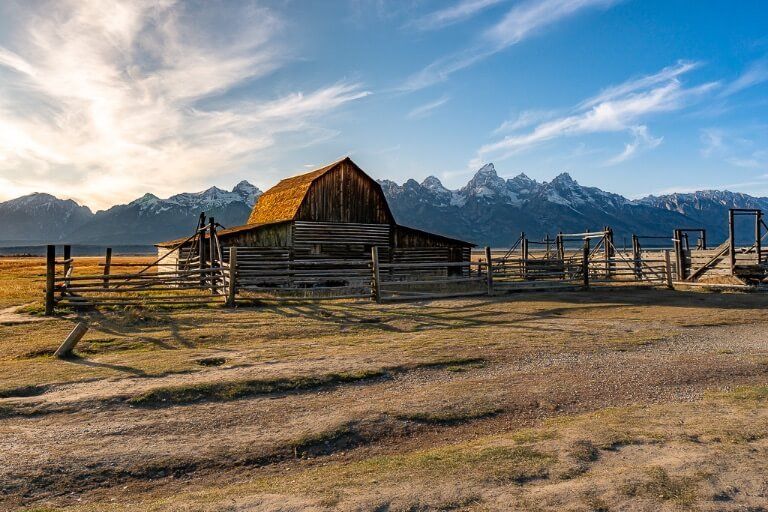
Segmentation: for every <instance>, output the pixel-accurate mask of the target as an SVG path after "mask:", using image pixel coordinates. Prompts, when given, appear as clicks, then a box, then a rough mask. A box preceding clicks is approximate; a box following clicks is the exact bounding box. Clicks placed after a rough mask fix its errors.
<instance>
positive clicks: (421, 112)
mask: <svg viewBox="0 0 768 512" xmlns="http://www.w3.org/2000/svg"><path fill="white" fill-rule="evenodd" d="M450 99H451V98H450V97H449V96H447V95H445V96H441V97H440V98H437V99H436V100H434V101H430V102H429V103H425V104H424V105H419V106H418V107H416V108H414V109H413V110H411V111H410V112H408V114H407V116H406V117H408V119H424V118H425V117H428V116H430V115H432V112H434V111H435V110H437V109H438V108H440V107H442V106H443V105H445V104H446V103H448V101H449V100H450Z"/></svg>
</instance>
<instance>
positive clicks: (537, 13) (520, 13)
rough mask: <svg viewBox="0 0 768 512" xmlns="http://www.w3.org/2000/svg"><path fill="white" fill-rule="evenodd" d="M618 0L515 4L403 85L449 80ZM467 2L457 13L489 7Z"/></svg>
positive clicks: (409, 87) (413, 87)
mask: <svg viewBox="0 0 768 512" xmlns="http://www.w3.org/2000/svg"><path fill="white" fill-rule="evenodd" d="M617 1H619V0H525V1H523V2H521V3H518V4H516V5H515V6H514V7H512V8H511V9H510V10H509V11H508V12H507V13H506V15H505V16H504V17H503V18H502V19H501V20H500V21H498V22H497V23H496V24H494V25H493V26H491V27H490V28H488V29H487V30H486V31H485V32H484V33H483V34H481V36H480V37H479V39H478V40H477V41H476V42H475V43H474V44H472V45H470V46H469V47H468V48H466V49H464V50H461V51H459V52H457V53H454V54H450V55H447V56H444V57H441V58H440V59H437V60H436V61H434V62H432V63H430V64H429V65H427V66H426V67H425V68H423V69H422V70H421V71H419V72H417V73H415V74H413V75H411V76H410V77H409V78H408V79H407V80H406V81H405V83H404V84H403V85H402V86H401V87H400V89H401V90H404V91H414V90H418V89H423V88H425V87H429V86H431V85H434V84H436V83H439V82H442V81H445V80H447V79H448V77H449V76H450V75H451V74H453V73H455V72H457V71H460V70H462V69H465V68H467V67H469V66H471V65H473V64H475V63H477V62H479V61H481V60H484V59H486V58H488V57H490V56H491V55H494V54H496V53H498V52H500V51H502V50H504V49H506V48H508V47H510V46H512V45H515V44H517V43H519V42H521V41H522V40H524V39H525V38H527V37H529V36H531V35H533V34H534V33H536V32H538V31H540V30H542V29H544V28H546V27H548V26H550V25H553V24H555V23H556V22H558V21H561V20H563V19H565V18H568V17H570V16H573V15H575V14H577V13H578V12H580V11H582V10H585V9H587V8H591V7H608V6H611V5H613V4H615V3H616V2H617ZM463 3H464V4H467V5H464V9H463V10H462V9H459V10H457V11H456V13H455V15H456V16H459V15H460V14H461V13H465V14H467V15H471V14H473V12H472V7H475V8H477V9H480V8H484V7H487V5H486V6H482V5H481V4H480V3H479V2H477V3H473V2H463ZM460 5H461V4H459V6H460ZM459 6H455V7H459Z"/></svg>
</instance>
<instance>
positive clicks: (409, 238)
mask: <svg viewBox="0 0 768 512" xmlns="http://www.w3.org/2000/svg"><path fill="white" fill-rule="evenodd" d="M392 246H393V247H394V254H399V256H398V258H399V259H400V261H403V262H405V261H406V258H407V257H408V256H407V255H408V254H409V253H411V254H412V256H413V257H417V255H418V257H419V258H424V257H425V256H427V257H430V256H431V257H433V258H434V261H469V260H470V257H471V254H472V249H471V247H469V246H465V245H462V244H459V243H456V242H453V241H451V240H446V239H445V238H442V237H439V236H435V235H432V234H430V233H423V232H421V231H416V230H412V229H407V228H403V227H400V226H395V227H394V228H393V230H392Z"/></svg>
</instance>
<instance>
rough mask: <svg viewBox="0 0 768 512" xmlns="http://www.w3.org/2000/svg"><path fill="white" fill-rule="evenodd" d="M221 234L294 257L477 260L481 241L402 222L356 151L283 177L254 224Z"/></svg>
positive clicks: (173, 244)
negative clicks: (356, 158)
mask: <svg viewBox="0 0 768 512" xmlns="http://www.w3.org/2000/svg"><path fill="white" fill-rule="evenodd" d="M217 235H218V240H219V244H220V245H221V248H222V249H224V250H223V251H222V253H223V254H224V255H225V257H226V248H227V247H231V246H235V247H238V248H240V247H243V248H248V249H247V250H248V251H251V252H253V251H264V252H272V253H274V252H275V251H279V252H280V253H281V254H283V255H284V256H285V258H286V259H288V260H290V261H299V260H313V259H322V260H331V259H332V260H345V259H349V260H361V259H370V257H371V248H372V247H378V250H379V258H380V259H381V260H382V261H389V262H394V263H398V262H409V261H431V262H461V261H469V259H470V253H471V249H472V247H473V244H471V243H469V242H465V241H462V240H457V239H454V238H449V237H446V236H442V235H438V234H435V233H429V232H426V231H422V230H419V229H414V228H410V227H406V226H402V225H399V224H398V223H397V222H396V221H395V218H394V217H393V216H392V212H391V211H390V209H389V205H388V204H387V200H386V198H385V196H384V192H383V191H382V189H381V186H380V185H379V184H378V183H377V182H376V180H374V179H373V178H371V177H370V176H368V175H367V174H366V173H365V172H363V170H362V169H360V167H358V166H357V165H356V164H355V163H354V162H353V161H352V160H351V159H350V158H349V157H347V158H344V159H342V160H339V161H337V162H334V163H332V164H330V165H327V166H325V167H322V168H320V169H316V170H314V171H311V172H308V173H306V174H301V175H298V176H293V177H290V178H286V179H284V180H282V181H280V182H279V183H278V184H277V185H275V186H274V187H272V188H271V189H269V190H268V191H266V192H265V193H264V194H263V195H262V196H261V197H260V198H259V200H258V201H257V202H256V204H255V205H254V207H253V211H252V212H251V215H250V217H249V219H248V223H247V224H245V225H242V226H237V227H232V228H228V229H222V230H219V231H218V232H217ZM180 242H182V241H180V240H171V241H168V242H162V243H159V244H157V248H158V253H159V255H160V256H163V255H164V254H166V253H168V252H169V251H174V252H175V253H177V254H178V253H179V250H177V249H180V251H181V252H182V254H183V251H184V249H185V247H184V244H181V246H180V245H179V244H180ZM238 250H239V249H238ZM169 256H172V255H169ZM177 258H178V257H171V258H167V260H168V262H169V263H171V262H172V260H173V259H177Z"/></svg>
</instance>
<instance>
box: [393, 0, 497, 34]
mask: <svg viewBox="0 0 768 512" xmlns="http://www.w3.org/2000/svg"><path fill="white" fill-rule="evenodd" d="M504 1H505V0H460V1H459V2H456V3H455V4H453V5H451V6H450V7H445V8H443V9H439V10H437V11H433V12H431V13H429V14H427V15H426V16H422V17H421V18H418V19H416V20H415V21H413V22H412V23H409V24H408V26H413V27H415V28H417V29H419V30H434V29H438V28H442V27H445V26H448V25H452V24H454V23H458V22H460V21H464V20H466V19H469V18H471V17H472V16H474V15H476V14H478V13H479V12H481V11H483V10H485V9H487V8H489V7H492V6H494V5H497V4H500V3H502V2H504Z"/></svg>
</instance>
